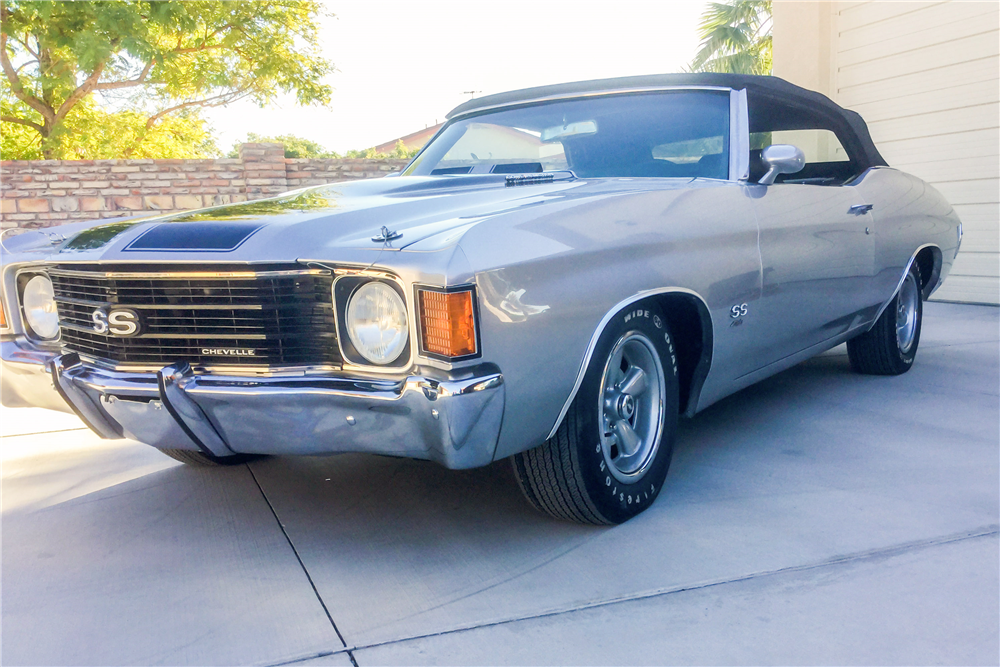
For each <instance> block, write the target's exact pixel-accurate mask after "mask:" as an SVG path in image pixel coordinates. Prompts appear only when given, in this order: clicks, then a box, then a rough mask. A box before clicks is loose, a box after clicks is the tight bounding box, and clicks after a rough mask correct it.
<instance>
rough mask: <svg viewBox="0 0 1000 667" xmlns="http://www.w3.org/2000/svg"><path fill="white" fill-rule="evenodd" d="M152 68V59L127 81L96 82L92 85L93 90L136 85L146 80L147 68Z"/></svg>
mask: <svg viewBox="0 0 1000 667" xmlns="http://www.w3.org/2000/svg"><path fill="white" fill-rule="evenodd" d="M151 69H153V61H152V60H150V61H149V62H148V63H146V66H145V67H143V68H142V72H140V73H139V76H137V77H136V78H134V79H129V80H128V81H108V82H107V83H98V84H97V85H96V86H94V90H116V89H118V88H129V87H131V86H138V85H140V84H142V83H145V82H146V77H147V76H148V75H149V70H151Z"/></svg>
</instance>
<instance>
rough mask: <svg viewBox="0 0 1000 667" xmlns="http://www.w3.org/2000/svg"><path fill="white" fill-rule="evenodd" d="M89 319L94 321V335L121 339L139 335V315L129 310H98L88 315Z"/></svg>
mask: <svg viewBox="0 0 1000 667" xmlns="http://www.w3.org/2000/svg"><path fill="white" fill-rule="evenodd" d="M90 319H92V320H93V321H94V333H99V334H102V335H108V334H111V335H112V336H119V337H121V338H127V337H128V336H134V335H136V334H137V333H139V313H137V312H135V311H134V310H132V309H130V308H112V309H111V310H108V311H107V312H105V311H104V309H103V308H98V309H97V310H95V311H94V312H93V313H91V314H90Z"/></svg>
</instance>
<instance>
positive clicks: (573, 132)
mask: <svg viewBox="0 0 1000 667" xmlns="http://www.w3.org/2000/svg"><path fill="white" fill-rule="evenodd" d="M581 134H597V123H596V122H595V121H592V120H584V121H580V122H579V123H568V124H566V125H557V126H556V127H547V128H545V129H544V130H542V141H555V140H556V139H565V138H566V137H577V136H580V135H581Z"/></svg>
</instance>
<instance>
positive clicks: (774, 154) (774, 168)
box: [757, 144, 806, 185]
mask: <svg viewBox="0 0 1000 667" xmlns="http://www.w3.org/2000/svg"><path fill="white" fill-rule="evenodd" d="M760 159H761V162H763V163H764V166H765V167H767V173H766V174H764V175H763V176H762V177H761V179H760V180H759V181H757V182H758V183H760V184H761V185H771V184H772V183H774V179H776V178H777V177H778V174H794V173H796V172H800V171H802V168H803V167H804V166H806V156H805V154H804V153H803V152H802V151H800V150H799V149H798V148H796V147H795V146H792V145H791V144H774V145H773V146H768V147H767V148H765V149H764V150H763V151H761V154H760Z"/></svg>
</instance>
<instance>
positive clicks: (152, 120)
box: [146, 88, 249, 130]
mask: <svg viewBox="0 0 1000 667" xmlns="http://www.w3.org/2000/svg"><path fill="white" fill-rule="evenodd" d="M248 94H249V93H248V88H240V89H238V90H231V91H229V92H226V93H222V94H220V95H216V96H214V97H208V98H205V99H203V100H193V101H191V102H184V103H183V104H178V105H176V106H172V107H167V108H166V109H163V110H161V111H157V112H156V113H155V114H153V115H152V116H150V117H149V120H147V121H146V129H147V130H148V129H150V128H151V127H153V125H155V124H156V121H158V120H160V119H161V118H163V117H164V116H166V115H167V114H169V113H173V112H175V111H180V110H181V109H186V108H187V107H195V106H197V107H218V106H222V105H223V104H229V103H230V102H235V101H237V100H239V99H242V98H244V97H246V96H247V95H248Z"/></svg>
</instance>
